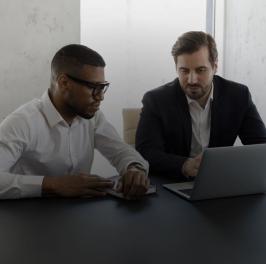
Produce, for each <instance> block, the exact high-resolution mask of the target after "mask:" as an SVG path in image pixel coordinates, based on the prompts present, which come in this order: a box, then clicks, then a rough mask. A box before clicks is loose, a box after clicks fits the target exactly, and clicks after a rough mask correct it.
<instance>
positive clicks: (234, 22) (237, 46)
mask: <svg viewBox="0 0 266 264" xmlns="http://www.w3.org/2000/svg"><path fill="white" fill-rule="evenodd" d="M265 14H266V2H265V1H264V0H245V1H243V0H227V1H226V2H225V42H224V76H225V77H226V78H228V79H231V80H234V81H237V82H241V83H244V84H246V85H248V87H249V88H250V91H251V94H252V96H253V100H254V102H255V103H256V105H257V107H258V110H259V112H260V114H261V116H262V118H263V120H264V122H266V104H265V101H266V74H265V72H266V16H265Z"/></svg>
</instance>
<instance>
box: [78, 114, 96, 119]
mask: <svg viewBox="0 0 266 264" xmlns="http://www.w3.org/2000/svg"><path fill="white" fill-rule="evenodd" d="M79 116H80V117H82V118H84V119H91V118H93V117H94V116H95V113H85V114H84V113H83V114H79Z"/></svg>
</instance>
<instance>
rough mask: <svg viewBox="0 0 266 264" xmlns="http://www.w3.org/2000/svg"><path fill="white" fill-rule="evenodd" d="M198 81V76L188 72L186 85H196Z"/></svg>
mask: <svg viewBox="0 0 266 264" xmlns="http://www.w3.org/2000/svg"><path fill="white" fill-rule="evenodd" d="M197 81H198V76H197V74H196V73H195V72H190V73H189V75H188V83H190V84H194V83H197Z"/></svg>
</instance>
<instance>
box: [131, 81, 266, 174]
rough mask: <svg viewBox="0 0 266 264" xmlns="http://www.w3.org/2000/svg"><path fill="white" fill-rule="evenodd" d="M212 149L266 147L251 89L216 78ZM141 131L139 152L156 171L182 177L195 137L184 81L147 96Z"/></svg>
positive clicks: (210, 144)
mask: <svg viewBox="0 0 266 264" xmlns="http://www.w3.org/2000/svg"><path fill="white" fill-rule="evenodd" d="M213 83H214V91H213V101H212V107H211V131H210V141H209V147H220V146H231V145H233V144H234V142H235V140H236V138H237V136H239V138H240V140H241V142H242V143H243V144H257V143H266V129H265V125H264V123H263V121H262V119H261V117H260V115H259V113H258V111H257V109H256V106H255V105H254V103H253V102H252V99H251V95H250V93H249V90H248V88H247V87H246V86H244V85H242V84H239V83H235V82H232V81H228V80H225V79H223V78H221V77H219V76H214V79H213ZM142 103H143V108H142V113H141V117H140V122H139V124H138V129H137V133H136V149H137V150H138V151H139V152H140V153H141V154H142V155H143V157H144V158H145V159H147V160H148V162H149V163H150V169H151V172H153V173H160V174H164V175H165V174H168V175H173V176H179V177H183V176H182V174H181V168H182V165H183V163H184V161H185V159H186V158H187V157H188V156H189V153H190V147H191V137H192V125H191V117H190V113H189V108H188V103H187V99H186V97H185V94H184V92H183V91H182V89H181V87H180V84H179V80H178V79H175V80H174V81H173V82H170V83H167V84H165V85H163V86H161V87H159V88H156V89H154V90H151V91H149V92H147V93H146V94H145V95H144V97H143V100H142Z"/></svg>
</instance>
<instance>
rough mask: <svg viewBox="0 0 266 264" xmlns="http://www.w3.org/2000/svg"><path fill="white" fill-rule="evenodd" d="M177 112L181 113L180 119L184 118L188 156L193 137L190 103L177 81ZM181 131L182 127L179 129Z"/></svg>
mask: <svg viewBox="0 0 266 264" xmlns="http://www.w3.org/2000/svg"><path fill="white" fill-rule="evenodd" d="M176 88H177V89H176V91H177V99H176V100H177V104H176V105H177V108H178V109H177V110H178V112H179V113H180V115H179V116H180V118H182V124H183V134H184V139H185V142H184V145H185V147H186V149H187V151H188V154H189V152H190V148H191V137H192V124H191V116H190V113H189V108H188V103H187V99H186V96H185V93H184V92H183V90H182V89H181V87H180V84H179V81H177V87H176ZM178 129H180V127H178Z"/></svg>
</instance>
